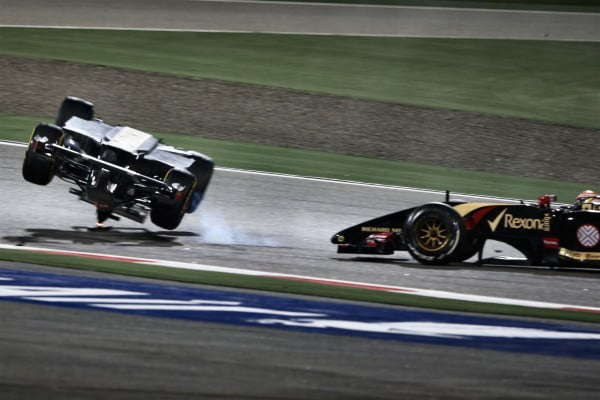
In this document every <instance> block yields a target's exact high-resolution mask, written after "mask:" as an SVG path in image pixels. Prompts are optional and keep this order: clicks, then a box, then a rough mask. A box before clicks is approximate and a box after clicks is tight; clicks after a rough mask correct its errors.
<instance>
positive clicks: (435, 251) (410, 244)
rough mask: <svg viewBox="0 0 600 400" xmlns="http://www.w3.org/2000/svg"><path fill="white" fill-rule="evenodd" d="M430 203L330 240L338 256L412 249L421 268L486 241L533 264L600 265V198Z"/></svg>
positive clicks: (465, 254)
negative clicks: (568, 201) (503, 246)
mask: <svg viewBox="0 0 600 400" xmlns="http://www.w3.org/2000/svg"><path fill="white" fill-rule="evenodd" d="M555 200H556V196H552V195H544V196H540V197H539V198H538V202H537V203H536V204H526V203H524V202H521V203H520V204H518V203H517V204H515V203H509V204H502V203H469V202H461V201H450V199H449V193H448V192H447V193H446V200H445V201H444V202H436V203H428V204H424V205H422V206H418V207H414V208H409V209H406V210H402V211H398V212H395V213H392V214H388V215H384V216H382V217H379V218H375V219H372V220H369V221H365V222H363V223H361V224H358V225H355V226H352V227H350V228H347V229H344V230H342V231H340V232H338V233H336V234H335V235H333V237H332V238H331V242H332V243H334V244H336V245H337V248H338V253H352V254H393V253H394V252H395V251H408V252H409V253H410V254H411V255H412V257H413V258H415V259H416V260H417V261H419V262H420V263H422V264H430V265H443V264H448V263H451V262H462V261H465V260H467V259H470V258H471V257H473V256H475V255H477V254H479V257H478V262H479V263H484V260H483V259H482V254H483V246H484V244H485V242H486V241H487V240H488V239H492V240H497V241H500V242H503V243H506V244H508V245H510V246H512V247H514V248H515V249H517V250H519V251H520V252H521V253H522V254H523V255H524V256H525V257H526V258H527V260H528V262H529V264H531V265H545V266H551V267H555V266H569V267H580V266H585V267H587V266H600V195H597V194H596V193H592V192H591V191H586V192H583V193H582V195H580V196H578V198H577V200H576V202H575V204H573V205H571V206H555V205H553V204H552V202H553V201H555Z"/></svg>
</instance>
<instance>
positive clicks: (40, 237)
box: [3, 226, 197, 247]
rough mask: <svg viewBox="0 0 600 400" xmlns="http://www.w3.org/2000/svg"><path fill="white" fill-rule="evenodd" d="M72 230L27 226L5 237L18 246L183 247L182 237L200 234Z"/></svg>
mask: <svg viewBox="0 0 600 400" xmlns="http://www.w3.org/2000/svg"><path fill="white" fill-rule="evenodd" d="M72 228H73V229H72V230H58V229H27V230H26V232H27V233H28V234H27V235H23V236H5V237H3V239H4V240H6V241H8V242H11V243H15V244H16V245H17V246H26V245H32V244H55V243H65V242H66V243H72V244H85V245H90V244H113V245H115V246H159V247H175V246H181V245H182V244H181V243H179V241H178V240H177V238H178V237H189V236H197V234H196V233H193V232H181V231H178V232H170V231H161V232H152V231H149V230H147V229H143V228H112V229H111V230H107V231H93V230H89V229H88V227H85V226H73V227H72Z"/></svg>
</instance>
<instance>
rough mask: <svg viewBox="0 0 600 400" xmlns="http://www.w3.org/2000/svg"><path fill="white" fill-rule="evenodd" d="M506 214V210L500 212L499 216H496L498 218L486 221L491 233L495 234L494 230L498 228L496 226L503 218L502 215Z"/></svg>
mask: <svg viewBox="0 0 600 400" xmlns="http://www.w3.org/2000/svg"><path fill="white" fill-rule="evenodd" d="M505 213H506V208H505V209H504V210H502V211H500V214H498V216H497V217H496V218H494V219H493V220H491V221H490V220H488V222H487V223H488V224H489V225H490V229H491V230H492V232H496V228H497V227H498V224H499V223H500V220H501V219H502V217H503V216H504V214H505Z"/></svg>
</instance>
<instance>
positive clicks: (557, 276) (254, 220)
mask: <svg viewBox="0 0 600 400" xmlns="http://www.w3.org/2000/svg"><path fill="white" fill-rule="evenodd" d="M23 150H24V149H23V147H17V146H8V145H2V146H0V163H1V164H0V171H1V173H0V185H1V187H2V188H3V190H2V195H1V196H2V204H3V210H4V211H3V213H2V217H1V220H0V224H1V226H2V239H0V240H1V241H2V242H4V243H12V244H25V245H33V246H41V247H52V248H59V249H68V250H80V251H91V252H100V253H111V254H120V255H128V256H138V257H150V258H161V259H170V260H182V261H192V262H193V261H195V262H199V263H204V264H213V265H219V266H232V267H241V268H247V269H257V270H267V271H277V272H283V273H294V274H302V275H311V276H317V277H329V278H338V279H348V280H357V281H367V282H372V283H385V284H394V285H402V286H412V287H422V288H430V289H443V290H454V291H459V292H463V293H476V294H486V295H497V296H505V297H514V298H526V299H534V300H543V301H556V300H557V299H560V301H561V302H565V303H572V304H579V305H598V304H599V303H600V287H599V285H598V281H597V279H598V274H597V273H593V272H568V271H562V272H557V271H552V270H549V269H532V268H514V267H512V268H507V267H486V268H482V267H476V266H469V265H464V266H456V267H424V266H420V265H418V264H415V263H413V262H412V261H410V260H408V258H407V257H403V256H400V257H392V258H390V257H387V258H381V259H376V258H373V259H360V258H356V257H353V256H344V257H342V256H338V255H336V254H335V252H334V248H333V246H332V245H330V244H329V242H328V239H329V236H330V235H331V233H332V232H334V231H335V230H336V229H338V228H340V227H345V226H346V225H349V224H351V223H354V222H356V221H360V220H363V219H365V218H368V217H370V216H373V215H374V214H373V213H376V214H379V213H380V212H388V211H393V210H396V209H398V208H403V207H407V206H411V205H415V204H417V203H420V202H422V201H426V200H427V199H432V198H433V199H435V196H440V195H439V194H427V193H422V192H412V191H402V190H396V189H389V188H377V187H372V186H361V185H350V184H343V183H334V182H328V181H319V180H303V179H294V178H289V177H277V176H270V175H257V174H249V173H243V172H235V171H226V170H218V171H216V173H215V177H214V180H213V182H212V183H211V186H210V189H209V192H208V195H207V197H206V199H205V202H204V203H203V204H202V206H201V210H202V211H201V212H200V213H199V214H198V215H195V214H192V215H189V216H187V217H186V219H185V220H184V222H183V224H182V226H181V227H180V229H178V230H177V231H175V232H164V231H161V230H160V229H157V228H156V227H154V226H152V225H151V224H150V223H149V222H147V223H146V224H144V225H139V224H136V223H134V222H128V221H125V220H122V221H120V222H115V223H114V225H115V228H114V230H113V231H111V232H103V233H92V232H88V231H87V229H86V228H87V227H88V226H91V225H92V224H93V223H94V218H95V216H94V212H93V211H94V210H93V207H92V206H90V205H87V204H85V203H83V202H80V201H78V200H77V199H76V198H75V196H72V195H69V194H68V193H67V190H68V187H69V185H68V184H66V183H64V182H62V181H60V180H55V181H53V182H52V183H51V184H50V185H49V186H47V187H39V186H35V185H31V184H28V183H26V182H24V181H23V180H22V178H21V176H20V167H21V162H22V155H23ZM374 205H377V206H376V207H375V206H374ZM374 208H375V209H374ZM340 210H344V212H343V213H342V212H339V211H340ZM2 267H4V268H17V269H26V270H39V271H52V272H61V273H65V274H75V275H91V276H106V275H101V274H92V273H85V272H75V271H71V270H60V269H56V268H48V267H40V266H28V265H14V264H10V263H2ZM122 279H132V278H122ZM136 280H137V279H136ZM0 315H1V316H0V321H3V323H2V329H0V352H1V353H2V354H3V355H4V357H3V362H2V363H1V364H0V387H1V388H2V389H3V390H2V391H3V399H4V394H6V396H8V397H6V398H38V397H44V398H56V399H59V398H60V399H62V398H132V399H135V398H148V399H150V398H172V399H175V398H181V399H185V398H278V399H279V398H289V399H294V398H382V399H385V398H389V399H392V398H402V397H405V398H406V397H409V398H410V397H413V398H416V397H419V398H437V397H443V398H497V397H503V398H547V397H548V396H554V395H561V394H562V395H564V396H567V395H569V396H576V397H579V398H586V397H589V398H593V396H594V395H595V394H596V391H597V383H596V381H595V375H596V374H597V371H598V367H599V364H598V362H597V361H587V360H581V359H570V358H564V357H548V356H539V355H529V354H512V353H504V352H496V351H483V350H474V349H457V348H453V347H448V346H436V345H433V346H432V345H422V344H407V343H402V342H398V343H396V342H394V343H390V342H389V341H384V340H376V339H357V338H350V337H332V336H329V335H316V334H308V333H294V332H281V331H273V330H270V329H256V328H249V327H238V326H231V325H222V324H215V323H199V322H186V321H178V320H164V319H161V318H151V317H133V316H124V315H115V314H109V313H103V312H88V311H82V310H64V309H61V308H58V307H47V306H37V305H31V304H22V303H13V302H6V301H3V302H0ZM508 382H510V384H509V383H508ZM550 382H551V383H550Z"/></svg>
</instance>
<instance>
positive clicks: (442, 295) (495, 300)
mask: <svg viewBox="0 0 600 400" xmlns="http://www.w3.org/2000/svg"><path fill="white" fill-rule="evenodd" d="M0 249H7V250H22V251H31V252H38V253H46V254H57V255H65V256H75V257H85V258H96V259H103V260H107V261H120V262H129V263H132V264H138V265H148V266H155V267H167V268H180V269H187V270H195V271H212V272H221V273H226V274H238V275H247V276H248V275H250V276H262V277H265V278H274V279H282V280H293V281H302V282H311V283H318V284H324V285H331V286H344V287H354V288H361V289H369V290H378V291H384V292H391V293H402V294H409V295H415V296H424V297H435V298H439V299H452V300H462V301H470V302H476V303H491V304H504V305H514V306H523V307H534V308H544V309H554V310H569V311H578V312H592V313H600V308H598V307H590V306H579V305H572V304H561V303H549V302H543V301H532V300H522V299H514V298H503V297H494V296H482V295H473V294H463V293H455V292H446V291H442V290H427V289H417V288H410V287H402V286H390V285H379V284H371V283H364V282H356V281H345V280H339V279H328V278H316V277H311V276H303V275H291V274H280V273H275V272H266V271H256V270H246V269H241V268H229V267H218V266H214V265H205V264H195V263H185V262H179V261H166V260H153V259H146V258H133V257H127V256H116V255H109V254H100V253H89V252H78V251H69V250H55V249H48V248H40V247H27V246H15V245H9V244H0Z"/></svg>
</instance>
